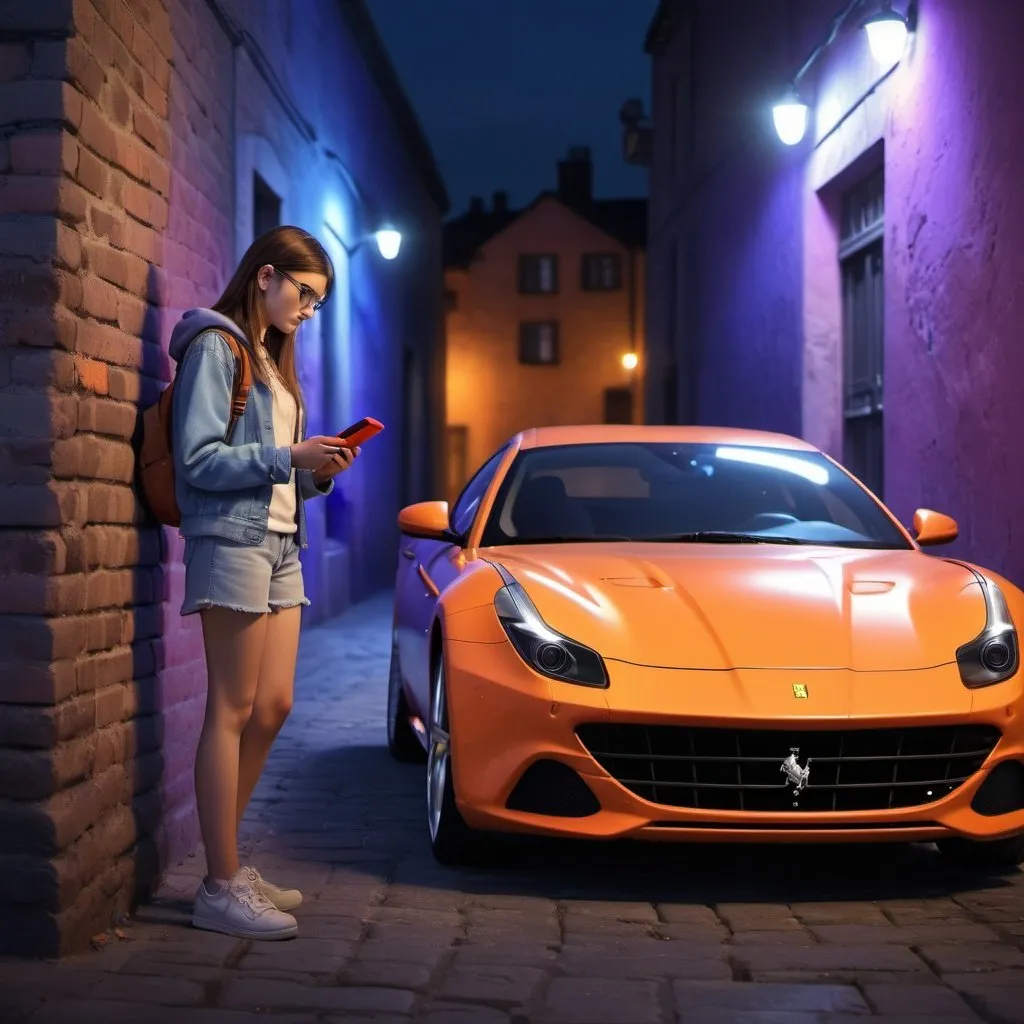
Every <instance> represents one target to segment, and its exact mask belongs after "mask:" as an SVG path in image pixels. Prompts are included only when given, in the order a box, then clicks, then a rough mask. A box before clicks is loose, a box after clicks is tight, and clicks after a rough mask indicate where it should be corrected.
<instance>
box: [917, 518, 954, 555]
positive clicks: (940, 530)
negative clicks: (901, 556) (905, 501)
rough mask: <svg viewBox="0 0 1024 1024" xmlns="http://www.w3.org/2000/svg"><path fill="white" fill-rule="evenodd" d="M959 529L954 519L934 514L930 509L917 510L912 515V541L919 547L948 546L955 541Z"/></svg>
mask: <svg viewBox="0 0 1024 1024" xmlns="http://www.w3.org/2000/svg"><path fill="white" fill-rule="evenodd" d="M959 533H960V528H959V527H958V526H957V524H956V520H955V519H951V518H950V517H949V516H946V515H943V514H942V513H941V512H934V511H932V509H930V508H919V509H918V510H917V511H916V512H915V513H914V540H916V541H917V543H918V544H920V545H921V547H928V546H930V545H932V544H949V543H950V542H951V541H954V540H956V539H957V537H958V536H959Z"/></svg>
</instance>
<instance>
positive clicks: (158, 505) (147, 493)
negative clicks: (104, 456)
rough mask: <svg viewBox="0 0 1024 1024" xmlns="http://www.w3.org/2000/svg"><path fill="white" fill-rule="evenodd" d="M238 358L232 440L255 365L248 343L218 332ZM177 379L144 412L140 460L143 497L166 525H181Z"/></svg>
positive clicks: (229, 437)
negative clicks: (175, 442)
mask: <svg viewBox="0 0 1024 1024" xmlns="http://www.w3.org/2000/svg"><path fill="white" fill-rule="evenodd" d="M217 333H218V334H220V336H221V337H222V338H223V339H224V340H225V341H226V342H227V343H228V347H229V348H230V349H231V352H232V354H233V355H234V357H235V382H234V385H233V387H232V391H231V420H230V422H229V424H228V432H227V434H226V435H225V437H224V440H225V442H228V441H230V440H231V435H232V434H233V433H234V429H235V425H236V424H237V423H238V420H239V419H240V418H241V415H242V413H243V412H245V405H246V402H248V401H249V392H250V391H251V390H252V366H251V364H250V362H249V353H248V352H247V351H246V349H245V346H244V345H241V344H239V342H238V339H237V338H233V337H232V336H231V335H230V334H227V333H222V332H220V331H217ZM173 399H174V381H173V380H172V381H171V383H170V384H168V385H167V387H166V388H164V390H163V393H162V394H161V395H160V398H159V399H158V400H157V401H156V402H154V403H153V405H151V406H150V407H149V408H148V409H146V411H145V412H144V413H143V414H142V443H141V445H140V447H139V455H138V459H137V469H138V479H139V484H140V487H141V489H142V496H143V498H144V500H145V502H146V504H147V505H148V506H149V510H150V512H152V513H153V516H154V518H155V519H156V520H157V522H159V523H163V525H164V526H180V525H181V510H180V509H179V508H178V502H177V499H176V498H175V496H174V455H173V451H172V442H171V439H172V433H171V410H172V406H171V403H172V401H173Z"/></svg>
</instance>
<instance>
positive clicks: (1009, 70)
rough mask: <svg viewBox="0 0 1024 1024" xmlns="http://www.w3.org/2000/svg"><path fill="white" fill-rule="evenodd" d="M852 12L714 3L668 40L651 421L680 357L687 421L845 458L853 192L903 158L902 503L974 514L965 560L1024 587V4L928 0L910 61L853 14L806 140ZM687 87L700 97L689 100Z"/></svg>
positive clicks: (894, 191)
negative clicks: (846, 274) (843, 284)
mask: <svg viewBox="0 0 1024 1024" xmlns="http://www.w3.org/2000/svg"><path fill="white" fill-rule="evenodd" d="M666 6H671V4H669V5H666ZM844 6H845V4H840V3H839V2H836V3H833V4H830V5H829V4H821V3H817V4H802V3H794V4H791V5H786V4H778V5H775V4H766V5H762V6H761V13H760V16H759V17H758V18H757V19H752V18H751V17H750V9H749V5H748V6H747V19H748V20H747V21H746V23H744V24H740V23H738V22H737V21H736V20H735V18H736V14H737V12H736V10H734V4H732V3H729V2H727V3H724V4H723V3H717V2H711V0H698V2H696V3H694V4H690V5H679V7H680V9H681V10H686V9H688V10H690V11H691V15H690V17H689V18H687V17H684V16H682V15H679V16H678V17H677V20H676V22H675V23H674V24H673V25H672V27H671V30H670V31H669V33H668V34H667V38H666V36H665V35H663V36H662V37H661V38H660V39H659V40H658V41H657V42H656V44H655V45H654V47H653V57H654V59H653V73H654V90H653V92H654V108H653V114H652V116H653V122H654V160H653V166H652V170H651V206H650V208H651V246H650V262H649V279H648V292H649V301H650V307H649V308H650V314H649V321H648V338H649V348H650V352H651V356H650V365H649V369H650V371H651V373H650V379H649V384H648V394H647V400H648V401H647V405H648V410H647V411H648V416H649V417H650V418H651V420H652V421H655V422H656V421H658V420H659V419H661V418H662V417H663V415H664V412H665V408H664V405H663V403H662V398H661V394H660V389H661V387H662V383H661V381H660V380H659V378H658V371H659V368H660V366H662V365H668V364H669V363H670V362H671V361H672V360H673V359H675V360H676V361H677V363H678V365H679V371H680V383H679V388H680V402H679V409H680V414H679V417H678V418H679V420H680V421H682V422H686V421H693V422H701V423H719V424H721V423H731V424H738V425H744V426H755V427H762V428H768V429H774V430H782V431H785V432H789V433H795V434H798V435H802V436H804V437H806V438H807V439H808V440H810V441H811V442H813V443H815V444H817V445H819V446H821V447H822V448H823V449H825V450H826V451H828V452H829V453H830V454H832V455H833V456H835V457H838V458H840V459H841V458H842V456H843V447H842V436H843V433H842V422H843V421H842V375H843V370H842V305H841V294H840V291H841V289H840V272H839V258H838V239H839V227H838V218H839V206H840V197H841V194H842V192H843V190H844V189H846V188H847V187H849V185H851V184H853V183H854V182H855V181H856V180H857V179H858V178H860V177H862V176H863V175H864V174H865V173H867V172H868V171H870V170H871V169H873V168H874V167H876V166H880V165H881V166H884V170H885V179H886V184H885V206H886V212H885V236H884V268H885V270H884V273H885V285H884V305H885V309H884V365H885V369H884V390H885V409H884V425H885V426H884V429H885V467H886V469H885V498H886V501H887V503H888V504H889V505H890V507H891V508H892V509H893V511H894V512H895V513H896V514H897V515H898V516H899V518H900V519H901V520H902V521H903V522H905V523H908V524H909V523H910V521H911V519H912V516H913V512H914V509H915V508H918V507H922V506H924V507H930V508H936V509H939V510H940V511H944V512H946V513H948V514H950V515H952V516H954V517H955V518H956V519H957V520H958V522H959V524H960V528H961V539H960V540H959V541H957V542H956V543H955V544H953V545H951V546H949V547H948V548H945V549H943V551H944V553H945V552H949V553H950V554H951V555H958V556H960V557H967V558H971V559H973V560H975V561H977V562H979V563H981V564H984V565H987V566H989V567H991V568H993V569H995V570H997V571H1001V572H1004V573H1006V574H1007V575H1008V576H1010V578H1012V579H1014V580H1015V581H1017V582H1022V581H1024V550H1022V549H1021V548H1020V547H1017V548H1015V546H1014V537H1013V533H1012V523H1013V520H1014V518H1015V516H1019V514H1020V513H1021V512H1022V511H1024V484H1022V483H1021V482H1020V479H1021V478H1020V474H1019V473H1018V472H1016V462H1015V458H1016V456H1017V455H1018V453H1019V452H1020V451H1021V449H1022V447H1024V442H1022V441H1021V440H1020V438H1021V436H1022V430H1021V427H1022V426H1024V424H1022V423H1021V420H1022V418H1024V417H1022V414H1021V413H1020V412H1019V411H1018V409H1019V408H1020V402H1019V400H1017V399H1016V396H1017V395H1018V394H1019V390H1020V389H1019V380H1020V379H1021V377H1022V375H1024V346H1021V345H1020V343H1019V341H1018V338H1017V336H1018V333H1019V332H1020V331H1021V328H1020V326H1019V324H1020V323H1021V315H1022V313H1024V309H1022V303H1024V298H1022V288H1024V283H1022V282H1024V237H1022V236H1024V209H1022V206H1024V198H1022V197H1021V189H1020V187H1019V185H1018V184H1017V179H1018V178H1019V171H1020V166H1021V161H1022V158H1024V125H1022V124H1021V122H1020V118H1019V117H1017V116H1016V112H1017V110H1018V108H1019V106H1020V103H1021V101H1022V100H1024V61H1022V60H1021V55H1020V41H1021V40H1022V39H1024V4H1014V3H1003V2H1002V0H920V3H919V5H918V21H917V28H916V32H915V33H914V34H913V35H912V36H911V38H910V42H909V45H908V48H907V51H906V53H905V55H904V58H903V60H902V61H901V63H900V64H899V65H898V66H897V67H895V68H894V69H893V70H892V71H891V72H890V73H888V74H886V73H885V69H880V68H879V66H878V65H877V64H875V63H874V61H873V59H872V57H871V56H870V52H869V48H868V44H867V39H866V34H865V33H864V32H863V31H862V30H861V29H860V28H859V27H858V25H859V21H860V17H859V16H857V17H854V18H852V19H851V22H850V24H849V26H848V27H847V28H846V29H844V30H843V32H842V33H840V35H839V36H838V37H837V39H836V40H835V41H834V42H833V44H832V45H831V46H830V47H828V49H827V50H826V51H825V52H824V54H823V55H822V58H821V59H820V60H819V61H818V62H817V63H816V65H815V67H814V69H813V71H812V72H811V73H810V74H809V75H808V76H807V78H806V79H805V82H804V87H805V94H806V98H807V99H808V101H809V102H810V103H811V107H812V111H811V124H810V127H809V130H808V135H807V137H806V138H805V140H804V141H803V142H802V143H801V144H799V145H797V146H795V147H792V148H790V147H786V146H784V145H783V144H782V143H781V142H780V141H779V140H778V138H777V137H776V136H775V135H774V130H773V127H772V122H771V103H772V101H773V100H774V98H775V97H776V96H777V95H778V94H779V91H780V88H781V86H782V85H784V84H785V80H786V79H787V78H789V77H791V76H792V75H793V73H794V72H795V71H796V69H797V68H798V67H799V66H800V64H801V63H802V61H803V60H804V58H805V57H806V56H807V54H808V53H809V52H810V51H811V49H812V48H813V46H814V45H815V44H816V43H818V42H820V41H822V40H823V39H824V37H825V34H826V31H827V27H828V23H829V22H830V20H831V18H832V17H833V16H834V15H835V14H836V13H837V12H838V11H839V10H840V9H842V7H844ZM897 6H898V7H899V8H900V9H901V10H903V9H905V7H906V4H905V3H903V2H902V0H901V2H900V3H898V4H897ZM787 33H788V36H789V38H790V39H791V40H792V39H799V40H800V44H799V45H795V44H792V43H791V44H788V45H787V44H786V43H785V42H784V41H782V40H783V39H784V38H785V37H786V34H787ZM723 39H724V40H727V42H726V43H724V44H723V42H722V40H723ZM752 39H760V40H761V46H760V49H758V48H757V47H756V46H755V45H754V44H753V43H752ZM723 45H724V46H725V47H726V48H727V49H728V52H729V54H730V56H729V57H728V58H724V57H723V56H722V54H721V53H716V51H715V48H716V47H717V48H721V47H722V46H723ZM709 47H710V50H709V49H708V48H709ZM709 52H710V53H711V54H712V57H713V59H712V57H709V56H708V53H709ZM691 55H694V60H691ZM680 83H682V84H683V86H685V88H684V89H682V90H681V91H682V92H683V93H684V94H689V95H690V96H692V97H693V108H692V109H687V108H686V106H685V104H684V103H683V104H681V102H680V101H679V98H678V95H677V98H676V102H672V97H671V90H672V88H673V87H675V88H676V89H679V87H680V86H679V84H680ZM715 125H718V127H717V128H715V127H714V126H715ZM722 125H725V126H726V127H724V128H723V127H722ZM680 136H681V137H680ZM709 139H710V140H711V141H708V140H709ZM709 149H710V152H708V150H709ZM670 164H673V165H674V166H675V168H676V170H675V174H674V175H673V174H670V173H669V171H668V168H669V166H670ZM673 247H674V248H675V249H676V251H677V253H678V256H677V261H676V274H677V279H676V280H675V281H674V282H673V281H672V266H673V264H672V260H671V258H670V255H671V250H672V248H673ZM673 286H674V295H673ZM673 312H674V316H675V320H674V321H673ZM688 368H689V369H690V371H691V372H690V373H689V374H687V369H688ZM687 393H689V394H690V396H691V397H692V401H691V403H690V405H689V407H688V406H687V402H686V398H687Z"/></svg>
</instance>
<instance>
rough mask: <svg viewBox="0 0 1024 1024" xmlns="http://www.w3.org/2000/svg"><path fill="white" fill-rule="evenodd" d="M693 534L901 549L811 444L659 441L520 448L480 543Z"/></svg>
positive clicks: (864, 496) (894, 531)
mask: <svg viewBox="0 0 1024 1024" xmlns="http://www.w3.org/2000/svg"><path fill="white" fill-rule="evenodd" d="M694 533H719V534H722V533H741V534H744V535H754V536H757V537H761V538H764V540H766V541H767V540H771V539H775V540H778V541H780V542H789V543H803V544H825V545H836V546H841V547H864V548H908V547H911V545H910V543H909V542H908V541H907V539H906V537H905V536H904V535H903V534H902V533H901V532H900V530H899V528H898V527H897V526H896V524H895V523H894V522H893V521H892V519H890V518H889V516H888V515H886V513H885V512H884V511H883V510H882V509H881V508H879V506H878V505H877V504H876V503H875V501H874V500H873V499H872V498H871V496H870V495H869V494H868V492H867V491H866V490H865V489H864V488H863V487H862V486H860V485H859V484H858V483H857V482H856V481H855V480H853V479H851V478H850V477H849V476H848V475H847V474H846V473H844V472H842V471H841V470H840V469H837V468H836V466H834V465H833V464H832V463H831V462H829V460H828V459H826V458H825V457H824V456H823V455H821V454H820V453H819V452H813V451H811V452H808V451H800V450H787V449H774V448H767V447H760V446H744V445H716V444H693V443H666V442H648V443H640V442H621V443H602V444H581V445H560V446H551V447H544V448H534V449H530V450H528V451H523V452H520V453H519V454H518V455H517V456H516V460H515V462H514V463H513V465H512V467H511V468H510V470H509V472H508V473H507V474H506V476H505V479H504V480H502V482H501V486H500V488H499V490H498V494H497V496H496V498H495V503H494V508H493V511H492V513H491V515H490V516H489V518H488V522H487V525H486V527H485V529H484V532H483V536H482V538H481V543H482V544H483V545H484V546H485V547H486V546H493V545H499V544H529V543H531V542H532V541H535V542H541V543H550V542H553V541H559V540H565V541H569V540H586V539H588V538H595V539H601V538H604V539H629V540H635V541H644V540H653V539H657V538H665V537H668V536H678V535H680V534H694Z"/></svg>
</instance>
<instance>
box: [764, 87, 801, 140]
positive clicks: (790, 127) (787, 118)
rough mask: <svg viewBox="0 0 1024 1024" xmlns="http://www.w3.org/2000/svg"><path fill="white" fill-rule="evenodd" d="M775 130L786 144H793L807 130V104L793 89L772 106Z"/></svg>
mask: <svg viewBox="0 0 1024 1024" xmlns="http://www.w3.org/2000/svg"><path fill="white" fill-rule="evenodd" d="M772 118H773V119H774V121H775V131H776V132H777V133H778V136H779V138H780V139H781V140H782V141H783V142H784V143H785V144H786V145H787V146H795V145H796V144H797V143H798V142H799V141H800V140H801V139H802V138H803V137H804V133H805V132H806V131H807V104H806V103H804V102H802V101H801V99H800V97H799V96H798V95H797V94H796V92H795V91H794V90H790V91H789V93H787V94H786V96H785V97H784V98H783V99H782V101H781V102H779V103H776V104H775V106H774V107H773V108H772Z"/></svg>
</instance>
